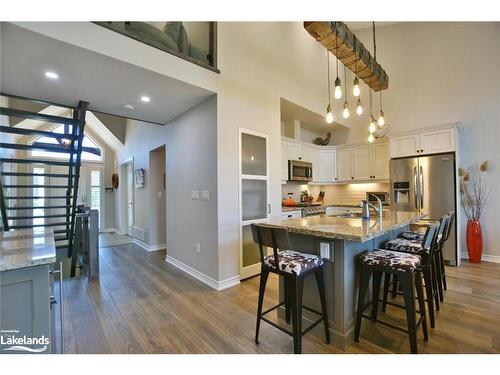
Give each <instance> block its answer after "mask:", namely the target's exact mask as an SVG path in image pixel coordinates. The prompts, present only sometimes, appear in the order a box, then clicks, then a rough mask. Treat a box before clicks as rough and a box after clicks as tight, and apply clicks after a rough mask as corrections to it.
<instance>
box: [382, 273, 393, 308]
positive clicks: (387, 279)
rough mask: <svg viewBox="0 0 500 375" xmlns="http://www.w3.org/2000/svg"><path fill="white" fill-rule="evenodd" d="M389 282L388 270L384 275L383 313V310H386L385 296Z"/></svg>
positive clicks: (387, 293)
mask: <svg viewBox="0 0 500 375" xmlns="http://www.w3.org/2000/svg"><path fill="white" fill-rule="evenodd" d="M390 284H391V274H390V273H389V272H386V273H385V276H384V296H383V302H382V312H383V313H385V311H386V310H387V296H388V295H389V287H390Z"/></svg>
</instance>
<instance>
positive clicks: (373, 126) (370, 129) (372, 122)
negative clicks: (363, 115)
mask: <svg viewBox="0 0 500 375" xmlns="http://www.w3.org/2000/svg"><path fill="white" fill-rule="evenodd" d="M375 130H377V127H376V126H375V120H374V119H373V117H372V116H370V125H368V131H369V132H370V134H373V133H375Z"/></svg>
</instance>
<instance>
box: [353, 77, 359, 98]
mask: <svg viewBox="0 0 500 375" xmlns="http://www.w3.org/2000/svg"><path fill="white" fill-rule="evenodd" d="M352 94H353V95H354V96H355V97H359V95H360V94H361V90H360V89H359V78H358V76H356V78H354V82H353V86H352Z"/></svg>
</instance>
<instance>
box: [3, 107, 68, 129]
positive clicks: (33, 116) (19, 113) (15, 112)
mask: <svg viewBox="0 0 500 375" xmlns="http://www.w3.org/2000/svg"><path fill="white" fill-rule="evenodd" d="M0 114H2V115H5V116H10V117H17V118H24V119H30V120H38V121H44V122H53V123H56V124H69V125H78V121H77V120H75V119H72V118H68V117H61V116H53V115H47V114H44V113H36V112H29V111H23V110H20V109H14V108H4V107H0Z"/></svg>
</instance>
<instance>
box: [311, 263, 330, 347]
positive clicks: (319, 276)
mask: <svg viewBox="0 0 500 375" xmlns="http://www.w3.org/2000/svg"><path fill="white" fill-rule="evenodd" d="M314 275H315V276H316V283H317V284H318V291H319V298H320V300H321V313H322V315H323V325H324V327H325V342H326V343H327V344H329V343H330V330H329V329H328V314H327V312H326V297H325V281H324V279H323V268H322V267H320V268H318V269H317V270H316V271H314Z"/></svg>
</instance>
